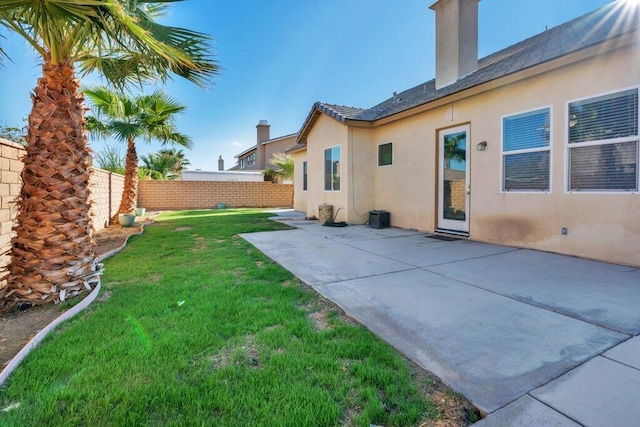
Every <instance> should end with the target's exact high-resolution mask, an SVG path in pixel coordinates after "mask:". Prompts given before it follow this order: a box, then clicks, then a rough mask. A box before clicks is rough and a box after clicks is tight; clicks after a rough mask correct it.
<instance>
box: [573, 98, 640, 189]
mask: <svg viewBox="0 0 640 427" xmlns="http://www.w3.org/2000/svg"><path fill="white" fill-rule="evenodd" d="M568 119H569V123H568V126H569V141H568V151H569V174H568V177H569V190H570V191H637V190H638V89H631V90H625V91H622V92H617V93H614V94H609V95H603V96H598V97H595V98H590V99H587V100H583V101H577V102H572V103H569V114H568Z"/></svg>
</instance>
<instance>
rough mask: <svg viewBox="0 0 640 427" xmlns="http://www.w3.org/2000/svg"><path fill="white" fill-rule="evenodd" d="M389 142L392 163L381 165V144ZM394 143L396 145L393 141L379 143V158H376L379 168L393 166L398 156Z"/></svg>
mask: <svg viewBox="0 0 640 427" xmlns="http://www.w3.org/2000/svg"><path fill="white" fill-rule="evenodd" d="M387 144H390V145H391V163H389V164H388V165H381V164H380V146H382V145H387ZM394 145H395V144H394V143H393V141H387V142H381V143H380V144H378V146H377V149H376V151H377V152H376V157H377V159H376V160H377V163H376V165H377V166H378V167H379V168H388V167H391V166H393V163H394V160H395V157H396V153H395V149H394Z"/></svg>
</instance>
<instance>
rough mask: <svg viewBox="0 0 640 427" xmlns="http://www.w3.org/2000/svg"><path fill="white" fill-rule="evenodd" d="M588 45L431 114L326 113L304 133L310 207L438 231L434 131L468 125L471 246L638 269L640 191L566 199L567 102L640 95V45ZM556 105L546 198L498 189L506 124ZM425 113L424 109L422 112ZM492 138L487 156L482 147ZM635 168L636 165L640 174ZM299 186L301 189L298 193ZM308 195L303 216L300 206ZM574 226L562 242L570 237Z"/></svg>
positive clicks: (354, 219) (442, 104)
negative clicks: (337, 149)
mask: <svg viewBox="0 0 640 427" xmlns="http://www.w3.org/2000/svg"><path fill="white" fill-rule="evenodd" d="M608 49H609V50H608V51H607V50H604V49H602V48H591V49H590V50H587V51H580V52H578V53H577V54H572V55H569V56H565V57H561V58H559V59H556V60H554V61H551V62H547V63H542V64H540V65H538V66H536V67H533V68H531V69H526V70H524V71H521V72H519V73H517V74H515V75H507V76H506V77H503V78H500V79H497V80H495V81H492V82H489V83H488V84H484V85H481V86H479V87H473V88H471V89H469V90H466V91H463V92H462V93H457V94H454V95H452V96H450V97H447V98H445V99H444V100H442V101H438V102H434V103H432V104H431V105H429V106H427V107H419V108H415V109H414V110H413V111H409V112H405V113H402V114H398V115H396V116H395V117H394V116H391V117H387V118H384V119H381V120H377V121H375V122H372V123H370V124H362V123H357V122H349V121H346V122H340V121H339V120H336V119H335V118H332V117H330V116H329V115H327V114H324V113H319V114H320V116H319V117H318V118H317V119H316V120H315V121H314V122H313V124H312V128H311V129H310V130H309V131H308V134H307V135H306V143H307V152H306V154H305V153H304V151H299V152H297V153H296V154H295V156H296V162H298V160H299V159H298V158H300V159H302V157H301V156H303V155H306V156H308V162H309V163H308V164H309V189H308V191H307V195H306V201H307V203H306V205H307V208H306V209H305V210H306V212H307V213H308V214H309V215H312V214H313V215H316V216H317V206H318V205H319V204H321V203H329V204H332V205H334V212H335V210H337V209H338V208H339V209H341V211H340V213H339V215H338V218H337V220H345V221H348V222H349V223H352V224H362V223H365V222H366V220H367V219H368V218H367V215H366V213H367V212H368V211H369V210H371V209H380V210H387V211H389V212H391V222H392V225H393V226H398V227H402V228H415V229H418V230H422V231H425V232H434V231H435V230H436V228H437V209H438V161H437V158H438V135H439V132H440V131H442V130H444V129H447V128H450V127H453V126H459V125H465V124H466V125H469V129H470V132H469V151H468V152H467V161H468V162H469V165H470V172H469V173H470V175H469V184H470V196H469V197H470V205H469V208H468V216H469V238H470V239H472V240H476V241H482V242H489V243H496V244H503V245H509V246H515V247H523V248H532V249H540V250H545V251H551V252H559V253H565V254H569V255H576V256H581V257H585V258H592V259H597V260H603V261H610V262H614V263H620V264H627V265H634V266H640V221H639V220H638V218H639V217H638V212H640V194H639V193H638V192H637V191H635V192H607V191H600V192H586V191H585V192H569V191H567V190H566V186H567V179H568V178H567V174H568V166H567V162H568V155H567V150H568V149H567V139H568V136H567V134H568V127H569V125H568V112H567V109H568V103H569V102H572V101H575V100H578V99H584V98H592V97H597V96H600V95H603V94H606V93H612V92H619V91H623V90H626V89H630V88H638V87H640V61H638V58H640V43H638V40H636V41H635V43H632V44H628V45H626V46H623V45H618V46H615V49H611V46H609V48H608ZM546 107H548V108H550V109H551V112H550V114H551V123H550V125H551V140H550V153H551V163H550V173H551V177H550V182H551V184H550V185H551V189H550V191H546V192H543V191H532V192H516V191H512V192H504V191H502V179H503V178H502V168H503V164H502V120H503V117H504V116H510V115H514V114H518V113H522V112H525V111H530V110H535V109H540V108H546ZM420 111H421V112H420ZM481 141H486V142H487V148H486V150H485V151H476V145H477V144H478V143H479V142H481ZM387 142H392V143H393V164H392V165H389V166H378V165H377V147H378V145H379V144H382V143H387ZM338 144H339V145H341V191H340V192H327V191H324V186H323V179H324V178H323V177H324V167H323V152H324V149H325V148H328V147H331V146H333V145H338ZM636 167H637V166H636ZM301 191H302V190H301V181H298V180H296V193H299V192H301ZM303 205H304V201H303V199H299V200H298V203H297V204H296V209H299V210H303V209H302V207H303ZM563 228H566V229H567V234H566V235H563V233H562V229H563Z"/></svg>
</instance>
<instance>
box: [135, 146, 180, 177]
mask: <svg viewBox="0 0 640 427" xmlns="http://www.w3.org/2000/svg"><path fill="white" fill-rule="evenodd" d="M140 159H141V160H142V163H143V164H144V166H142V167H140V170H141V174H140V175H141V176H142V177H143V179H154V180H158V181H173V180H176V179H178V178H179V177H180V174H181V173H182V171H183V170H185V169H186V168H187V166H189V165H190V164H191V163H190V162H189V160H187V159H186V158H185V157H184V153H183V152H182V150H173V149H170V150H160V151H158V152H157V153H153V154H149V155H148V156H140Z"/></svg>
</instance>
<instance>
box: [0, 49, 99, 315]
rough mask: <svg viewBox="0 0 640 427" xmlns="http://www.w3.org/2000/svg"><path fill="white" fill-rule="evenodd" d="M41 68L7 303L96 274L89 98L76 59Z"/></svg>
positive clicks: (46, 294)
mask: <svg viewBox="0 0 640 427" xmlns="http://www.w3.org/2000/svg"><path fill="white" fill-rule="evenodd" d="M42 69H43V73H42V77H41V78H40V79H39V80H38V83H37V86H36V88H35V90H34V93H33V94H32V96H31V98H32V102H33V108H32V110H31V114H30V115H29V130H28V133H27V138H26V139H27V147H26V154H25V157H24V169H23V170H22V182H23V186H22V191H21V192H20V196H19V198H18V202H17V205H18V212H17V217H16V223H17V225H16V226H14V228H13V230H14V232H15V236H14V237H13V238H12V240H11V246H12V247H11V264H10V265H9V276H8V286H7V293H6V295H5V299H6V301H5V303H4V305H5V306H12V305H14V304H17V303H22V302H27V303H29V304H32V305H36V304H41V303H45V302H51V301H54V302H58V301H60V300H65V299H66V297H69V296H74V295H77V294H79V293H82V292H83V291H85V290H87V289H90V288H91V286H92V282H94V281H95V280H97V273H96V272H95V268H96V267H95V264H94V261H95V241H94V240H93V238H92V232H93V230H92V224H91V219H90V216H89V209H90V205H89V175H90V168H89V166H90V165H89V149H88V147H87V139H86V134H85V121H84V110H85V107H84V97H83V95H82V93H81V92H80V91H79V83H78V81H77V80H76V79H75V70H74V67H73V64H72V63H63V64H57V65H54V64H51V62H50V61H49V60H48V58H47V59H46V60H45V63H44V64H43V66H42ZM0 305H2V303H1V302H0Z"/></svg>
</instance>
